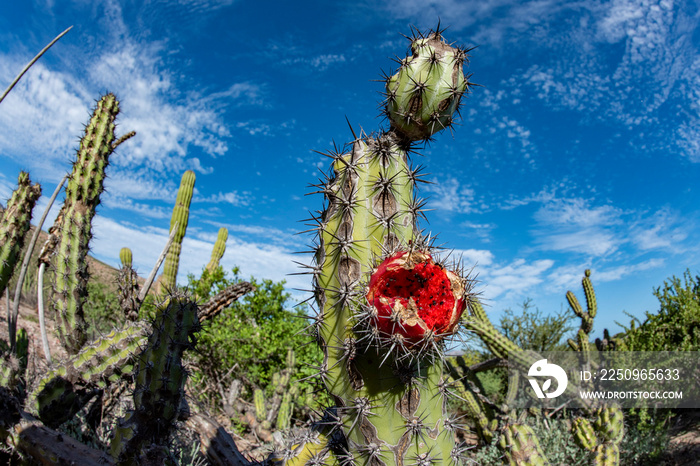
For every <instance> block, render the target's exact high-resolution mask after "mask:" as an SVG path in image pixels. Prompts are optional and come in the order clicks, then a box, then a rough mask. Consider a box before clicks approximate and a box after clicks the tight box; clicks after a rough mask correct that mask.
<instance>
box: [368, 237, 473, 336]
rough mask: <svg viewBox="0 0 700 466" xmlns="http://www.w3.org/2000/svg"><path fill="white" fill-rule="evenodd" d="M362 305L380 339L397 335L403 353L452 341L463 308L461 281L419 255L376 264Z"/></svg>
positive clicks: (408, 254)
mask: <svg viewBox="0 0 700 466" xmlns="http://www.w3.org/2000/svg"><path fill="white" fill-rule="evenodd" d="M367 301H368V302H369V304H370V306H371V307H372V308H373V311H376V312H373V313H374V319H372V321H373V324H374V325H375V326H376V327H377V328H378V330H379V331H380V333H381V334H383V335H385V336H389V337H393V336H395V335H401V336H402V337H403V338H404V342H405V343H406V345H407V346H409V347H411V346H415V345H418V344H420V343H422V342H425V341H427V340H428V339H432V341H439V340H441V339H443V338H444V337H446V336H449V335H452V334H453V333H454V332H455V330H456V328H457V326H458V323H459V319H460V317H461V316H462V312H463V311H464V309H465V307H466V300H465V286H464V282H463V280H462V279H460V278H459V276H457V275H456V274H455V273H453V272H450V271H449V270H446V269H445V268H443V267H442V266H441V265H439V264H436V263H435V261H434V260H433V258H432V257H431V256H430V254H428V253H425V252H420V251H411V252H408V251H402V252H399V253H396V254H394V255H392V256H390V257H389V258H387V259H386V260H385V261H384V262H382V263H381V264H380V265H379V267H377V269H376V270H375V271H374V273H373V274H372V276H371V278H370V281H369V290H368V292H367Z"/></svg>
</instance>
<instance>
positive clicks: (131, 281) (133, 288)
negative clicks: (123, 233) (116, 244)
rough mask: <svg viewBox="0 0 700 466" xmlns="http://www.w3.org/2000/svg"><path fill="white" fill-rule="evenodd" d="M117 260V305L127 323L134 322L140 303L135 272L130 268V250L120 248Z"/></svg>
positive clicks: (137, 316) (137, 315)
mask: <svg viewBox="0 0 700 466" xmlns="http://www.w3.org/2000/svg"><path fill="white" fill-rule="evenodd" d="M119 259H120V260H121V263H122V266H121V268H120V269H119V277H118V279H117V283H118V290H117V292H118V294H119V305H120V306H121V308H122V310H123V311H124V315H125V316H126V319H127V320H128V321H131V322H134V321H136V320H137V319H138V318H139V309H141V301H140V300H139V289H140V286H139V282H138V275H137V274H136V271H135V270H134V269H133V268H132V267H131V264H132V255H131V249H129V248H122V249H121V251H119Z"/></svg>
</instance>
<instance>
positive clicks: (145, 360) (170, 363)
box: [110, 295, 200, 464]
mask: <svg viewBox="0 0 700 466" xmlns="http://www.w3.org/2000/svg"><path fill="white" fill-rule="evenodd" d="M199 329H200V323H199V317H198V315H197V304H196V303H195V302H194V301H192V300H191V299H190V298H189V297H187V296H183V295H172V296H169V297H168V299H167V300H166V302H165V304H164V305H161V308H160V309H159V312H158V313H157V317H156V321H155V322H154V323H153V332H152V333H151V334H150V335H149V337H148V342H147V343H146V344H145V348H144V350H143V351H142V352H141V354H140V355H139V357H138V367H137V369H136V370H135V378H136V388H135V390H134V411H132V412H130V413H129V414H128V415H127V416H126V417H125V418H123V419H121V420H120V421H119V423H118V425H117V427H116V429H115V431H114V436H113V438H112V442H111V445H110V451H111V454H112V456H113V457H114V458H116V459H117V460H118V461H119V463H120V464H140V459H139V458H140V457H141V455H142V454H144V453H143V452H142V450H144V449H145V448H146V447H149V450H147V452H148V451H150V452H151V453H152V454H154V455H156V456H157V457H162V456H163V455H164V453H163V452H162V451H161V449H160V448H156V449H155V451H154V450H152V449H150V446H151V445H152V444H155V445H164V444H165V441H166V440H167V439H168V436H169V435H170V432H171V429H172V427H173V423H174V422H175V420H176V419H177V417H178V414H179V409H180V403H181V400H182V398H183V394H184V391H183V387H184V383H185V378H186V377H187V372H186V370H185V368H184V367H183V365H182V355H183V353H184V351H185V350H187V349H190V348H192V347H193V346H194V344H195V342H196V341H195V333H196V332H198V331H199Z"/></svg>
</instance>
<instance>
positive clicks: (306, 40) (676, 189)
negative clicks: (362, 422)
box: [0, 0, 700, 334]
mask: <svg viewBox="0 0 700 466" xmlns="http://www.w3.org/2000/svg"><path fill="white" fill-rule="evenodd" d="M426 5H427V6H426ZM699 14H700V13H699V8H698V3H695V2H689V1H688V2H671V1H660V2H656V1H646V0H612V1H602V2H601V1H570V0H561V1H559V0H537V1H529V2H520V1H512V0H497V1H487V2H485V1H463V2H459V1H456V0H439V1H429V2H426V1H423V0H391V1H383V0H379V1H377V0H373V1H372V2H370V1H359V2H342V1H335V2H324V1H302V0H300V1H296V2H286V1H285V2H283V1H279V2H244V1H241V0H238V1H235V0H221V1H216V0H180V1H165V0H160V1H159V0H152V1H143V2H136V1H134V2H128V1H122V2H118V1H77V0H76V1H60V0H54V1H51V0H43V1H29V0H28V1H26V2H9V3H8V4H7V5H3V6H2V7H1V9H0V44H2V46H1V47H0V87H2V88H4V87H5V86H6V85H7V84H9V82H10V81H11V80H12V78H13V77H14V76H15V75H16V74H17V73H18V72H19V70H21V69H22V67H23V66H24V64H25V63H26V62H27V61H28V60H29V59H30V58H31V57H32V56H34V54H35V53H36V52H37V51H38V50H40V49H41V48H42V47H43V46H44V45H45V44H46V43H48V42H49V41H50V40H51V39H52V38H53V37H54V36H55V35H57V34H58V33H59V32H61V31H62V30H64V29H65V28H66V27H68V26H70V25H74V28H73V30H72V31H71V32H69V33H68V35H66V36H65V37H64V38H63V39H61V41H60V42H58V43H57V44H56V45H55V46H54V47H53V48H52V49H51V50H50V51H49V52H48V53H47V54H46V55H45V56H44V57H43V58H42V59H41V60H40V61H39V62H38V63H37V64H36V65H35V66H34V67H33V68H32V69H31V70H30V72H29V73H28V74H27V75H26V76H25V77H24V78H23V80H22V81H21V82H20V84H18V86H17V87H16V88H15V89H14V90H13V91H12V93H11V94H10V95H9V96H8V97H7V99H5V101H4V102H3V103H2V104H0V198H2V199H3V200H4V199H7V198H8V197H9V195H10V193H11V190H12V189H13V185H14V183H15V182H16V177H17V173H18V171H19V170H21V169H24V170H28V171H29V172H30V174H31V176H32V179H33V180H35V181H38V182H40V183H41V184H42V185H43V186H44V194H45V197H44V198H42V201H41V203H40V207H39V210H38V211H37V212H40V211H42V209H43V207H45V205H46V199H47V197H48V196H50V194H51V192H52V191H53V189H54V187H55V186H56V183H57V182H58V181H59V180H60V178H61V177H62V176H63V174H64V173H65V172H66V170H68V168H69V166H70V161H71V160H72V157H73V154H74V151H75V148H76V147H77V143H78V139H79V136H80V134H81V131H82V125H84V124H85V123H86V121H87V119H88V116H89V111H90V109H91V107H92V105H93V103H94V101H95V100H96V99H97V98H99V96H100V95H101V94H102V93H104V92H106V91H111V92H114V93H116V94H117V97H118V98H119V100H120V101H121V109H122V111H121V114H120V116H119V119H118V134H124V133H126V132H128V131H130V130H136V131H137V133H138V134H137V136H136V137H134V138H133V139H132V140H130V141H128V142H127V143H125V144H123V145H122V146H121V147H120V148H119V149H118V150H117V152H116V153H115V154H114V155H113V156H112V159H111V165H110V167H109V169H108V176H109V178H108V180H107V182H106V189H107V191H106V194H105V195H104V196H103V202H102V206H101V208H100V210H99V214H100V215H99V217H98V220H97V221H96V223H95V226H94V234H95V239H94V240H93V243H92V247H93V252H94V254H95V255H96V256H97V257H98V258H100V259H101V260H103V261H105V262H107V263H110V264H112V265H115V266H116V265H117V264H118V253H119V249H120V248H121V247H123V246H128V247H130V248H131V249H132V250H133V251H134V262H135V265H136V267H137V270H138V271H139V272H140V274H141V275H146V274H147V273H148V272H149V271H150V269H151V267H152V264H153V263H154V261H155V259H156V257H157V255H158V253H159V252H160V249H161V248H162V246H163V244H164V243H165V240H166V237H167V228H168V223H169V219H170V214H171V210H172V205H173V202H174V198H175V194H176V191H177V187H178V185H179V180H180V176H181V174H182V172H184V171H185V170H187V169H192V170H194V171H195V172H196V174H197V182H196V192H195V196H194V199H193V201H192V205H191V213H190V224H189V228H188V232H187V237H186V239H185V243H184V245H183V246H184V249H183V254H182V258H181V266H180V281H183V282H184V280H185V277H186V274H187V272H195V273H199V271H201V269H202V267H203V266H204V265H205V264H206V263H207V262H208V260H209V255H210V253H211V248H212V244H213V242H214V240H215V238H216V233H217V231H218V229H219V228H220V227H221V226H225V227H227V228H228V229H229V232H230V236H229V240H228V244H227V251H226V255H225V256H224V259H223V261H222V263H223V265H224V266H225V267H226V268H227V269H230V268H231V267H233V266H234V265H238V266H240V267H241V269H242V272H243V275H244V276H250V275H253V276H255V277H257V278H271V279H274V280H282V279H286V280H287V283H288V286H289V288H290V290H291V289H292V288H302V289H304V288H309V286H310V284H309V279H308V277H305V276H296V275H295V276H290V275H288V274H290V273H294V272H297V271H299V269H298V267H297V266H296V264H295V263H294V261H299V260H301V261H305V260H306V261H309V260H310V257H308V256H306V257H305V256H299V255H298V254H295V252H296V251H300V250H305V249H307V245H308V244H310V243H311V240H312V238H311V237H309V236H304V235H296V234H295V233H297V232H299V231H301V230H304V229H305V227H304V225H303V223H301V220H303V219H305V218H308V216H309V214H308V212H309V211H315V210H317V209H320V208H321V202H322V199H321V198H320V196H318V195H316V196H305V193H307V192H309V191H310V189H309V188H308V185H309V184H310V183H315V182H316V181H317V178H318V176H319V169H322V170H324V171H327V169H328V159H326V158H325V157H322V156H320V155H318V154H317V153H316V152H314V151H316V150H318V151H325V150H328V149H330V148H332V144H333V142H334V141H335V143H337V144H343V143H345V142H347V141H349V140H350V139H352V135H351V133H350V130H349V129H348V127H347V124H346V120H345V119H346V117H347V118H348V120H349V121H350V122H351V123H352V125H353V127H354V128H355V129H356V130H359V129H360V128H362V129H364V130H365V131H366V132H372V131H377V130H379V129H381V127H382V125H383V123H382V120H381V118H379V117H378V115H379V109H378V103H379V102H380V101H381V96H380V95H379V92H381V91H382V90H383V86H382V83H380V82H376V81H374V80H376V79H379V78H380V76H381V72H382V71H386V72H389V71H393V70H394V68H395V63H394V62H393V61H392V58H393V57H395V56H400V57H403V56H404V55H405V53H406V51H407V47H408V41H407V40H406V39H405V38H404V37H403V36H402V34H410V32H411V29H410V28H411V25H413V26H416V27H417V28H419V29H420V30H424V31H425V30H427V29H429V28H431V27H435V26H436V25H437V22H438V18H439V19H440V20H441V24H442V25H443V26H449V29H448V30H447V31H446V32H445V36H446V38H447V39H448V40H450V41H454V42H456V43H457V44H460V45H464V46H478V47H477V48H476V49H475V50H474V51H473V52H472V53H471V63H470V65H469V67H468V70H467V71H468V72H471V73H473V77H472V81H474V82H476V83H478V84H480V85H481V87H475V88H474V89H473V93H472V94H470V95H469V97H468V98H467V99H466V100H465V102H464V106H463V108H462V119H461V120H460V121H459V126H457V127H456V128H455V129H454V131H453V132H452V133H451V134H450V132H449V131H448V132H445V134H441V135H439V136H438V137H436V138H435V141H434V142H432V143H431V144H430V145H429V146H428V147H426V148H425V149H424V150H422V151H421V152H422V154H423V156H421V157H417V158H416V160H415V161H416V162H418V163H420V164H422V165H424V166H425V171H426V172H427V173H429V175H428V176H427V179H429V180H430V181H433V182H434V184H432V185H429V186H427V187H425V186H424V187H421V191H420V192H419V195H421V196H423V197H427V198H429V202H428V208H429V209H431V210H430V211H429V212H427V217H428V219H429V223H425V222H424V223H423V226H424V228H425V229H426V231H428V232H431V233H433V234H437V235H438V236H439V243H440V244H443V245H444V246H445V247H447V248H450V249H454V250H456V251H455V254H456V255H461V256H462V258H463V262H464V265H465V267H467V268H471V267H474V274H476V275H478V280H479V281H478V283H477V285H476V290H477V291H479V292H481V293H482V296H483V298H484V300H485V304H486V305H487V309H488V311H489V312H490V313H492V316H493V317H494V318H495V319H498V317H499V316H500V314H501V311H502V310H503V309H505V308H508V307H510V308H518V307H519V304H520V303H522V302H523V300H525V299H526V298H532V299H533V303H534V304H535V305H536V306H537V307H539V308H540V309H541V310H542V311H544V312H545V313H549V312H558V311H560V310H561V309H562V307H563V306H565V305H566V301H565V298H564V294H565V292H566V290H567V289H572V290H573V291H575V292H576V293H577V294H578V295H579V296H580V297H581V298H582V291H581V288H580V279H581V277H582V274H583V271H584V269H586V268H591V269H592V270H593V276H592V279H593V282H594V285H595V286H596V291H597V293H598V302H599V308H600V309H599V318H598V319H597V321H596V326H595V330H594V333H596V334H600V333H601V332H602V329H603V327H609V328H611V329H613V330H619V327H617V326H616V325H615V324H614V321H615V320H618V321H622V322H625V323H627V322H628V321H629V319H628V318H627V317H626V316H625V315H624V314H623V312H622V311H623V310H624V311H628V312H630V313H632V314H634V315H642V314H643V311H645V310H650V311H653V310H656V309H657V302H656V299H655V298H654V297H653V295H652V290H653V288H654V287H656V286H659V285H661V284H662V283H663V281H664V279H666V278H668V277H670V276H671V275H677V276H680V275H681V274H682V273H683V271H684V270H686V269H687V268H690V270H691V272H692V273H694V274H697V273H700V267H699V266H698V264H699V263H700V261H699V259H700V246H699V245H700V241H699V240H700V234H699V229H698V226H700V207H699V206H700V195H699V188H698V184H699V182H700V54H698V46H699V45H700V36H699V35H698V27H697V25H698V18H699ZM3 83H4V84H3ZM55 212H57V207H56V208H54V212H53V213H54V214H55ZM35 216H36V217H38V216H39V214H38V213H35ZM294 293H295V296H301V295H300V294H299V293H297V292H294Z"/></svg>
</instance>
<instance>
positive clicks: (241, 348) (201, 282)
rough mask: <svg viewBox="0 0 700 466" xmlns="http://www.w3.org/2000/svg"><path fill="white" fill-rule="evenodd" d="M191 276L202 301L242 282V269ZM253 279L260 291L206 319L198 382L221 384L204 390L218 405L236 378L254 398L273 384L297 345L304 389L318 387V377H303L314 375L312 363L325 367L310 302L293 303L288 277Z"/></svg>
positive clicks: (199, 348)
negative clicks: (310, 317) (285, 279)
mask: <svg viewBox="0 0 700 466" xmlns="http://www.w3.org/2000/svg"><path fill="white" fill-rule="evenodd" d="M188 278H189V286H188V287H189V289H190V290H192V291H193V292H194V293H195V295H196V296H197V297H198V298H199V299H200V300H204V299H207V298H208V297H210V296H213V295H214V294H216V293H217V292H218V291H220V290H223V289H225V288H226V287H228V286H230V285H232V284H234V283H236V282H239V281H241V277H240V273H239V270H238V269H237V268H234V269H233V275H232V276H231V277H230V278H229V277H228V275H227V274H226V273H224V272H223V269H222V268H221V267H219V268H218V269H217V270H214V271H213V272H209V271H207V270H205V271H204V272H203V273H202V276H201V277H200V278H199V279H195V277H194V276H192V275H190V276H189V277H188ZM247 281H249V282H251V283H252V284H253V285H254V286H255V287H256V290H255V291H254V292H251V293H249V294H247V295H246V296H244V297H242V298H241V299H239V300H238V301H236V302H235V303H233V305H232V306H231V307H230V308H229V309H227V310H225V311H224V312H223V313H222V314H220V315H219V316H217V317H216V318H214V319H212V320H211V321H208V322H206V323H205V324H204V326H203V329H202V331H201V332H200V333H199V336H198V343H197V356H196V358H195V361H194V367H195V369H194V372H193V374H192V378H193V382H194V383H197V381H202V382H204V383H205V385H209V386H211V385H212V384H213V385H215V386H216V390H212V391H210V392H209V393H207V394H205V395H204V398H205V399H207V401H209V402H210V403H211V402H212V401H214V402H215V404H218V403H219V402H220V401H221V400H220V398H221V393H222V391H226V390H228V388H229V386H230V384H231V383H232V382H233V381H234V380H239V381H240V382H242V384H243V386H244V387H245V389H246V390H245V391H246V392H247V394H248V396H247V397H246V398H248V399H252V394H253V391H254V390H255V389H256V388H266V387H270V385H271V382H272V376H273V375H274V374H275V373H278V372H280V371H281V370H283V369H284V368H285V367H286V358H287V350H288V348H292V349H294V352H295V357H296V368H295V370H294V371H293V374H292V378H291V383H292V384H298V385H299V392H300V393H304V392H306V391H307V390H309V389H315V388H316V387H313V385H312V382H310V381H309V380H303V379H307V378H310V377H312V376H313V375H314V374H315V373H316V369H314V368H313V367H311V366H319V365H320V363H321V361H322V355H321V352H320V350H319V348H318V347H317V345H316V344H315V342H313V341H312V339H311V337H310V336H309V332H308V330H307V326H308V325H309V321H308V318H307V315H306V311H307V309H306V307H305V306H296V307H291V306H290V305H289V299H290V295H289V294H288V293H286V292H285V291H284V282H283V281H282V282H273V281H272V280H262V281H258V280H256V279H255V278H251V279H249V280H247ZM298 381H301V382H298ZM268 391H269V389H268ZM217 400H218V401H217ZM319 401H321V400H319ZM324 401H325V400H324Z"/></svg>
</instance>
